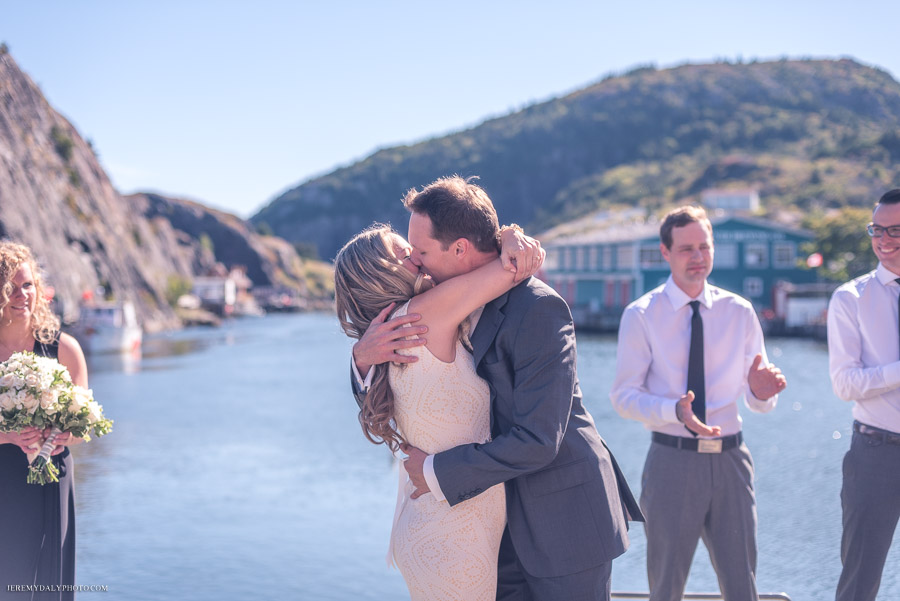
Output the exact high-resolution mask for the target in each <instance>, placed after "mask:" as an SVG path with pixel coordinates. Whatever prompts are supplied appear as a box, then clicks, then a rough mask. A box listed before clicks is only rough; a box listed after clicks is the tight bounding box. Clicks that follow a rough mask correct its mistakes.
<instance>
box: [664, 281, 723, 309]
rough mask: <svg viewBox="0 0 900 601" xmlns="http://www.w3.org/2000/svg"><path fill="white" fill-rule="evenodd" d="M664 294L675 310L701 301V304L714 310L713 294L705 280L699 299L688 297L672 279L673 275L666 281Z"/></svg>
mask: <svg viewBox="0 0 900 601" xmlns="http://www.w3.org/2000/svg"><path fill="white" fill-rule="evenodd" d="M663 292H665V294H666V296H668V297H669V302H671V303H672V307H673V308H675V309H680V308H682V307H683V306H685V305H686V304H688V303H689V302H691V301H693V300H698V301H700V304H701V305H703V306H704V307H706V308H707V309H711V308H712V292H710V289H709V283H708V282H706V281H705V280H704V281H703V290H702V291H701V292H700V295H699V296H697V298H691V297H690V296H688V295H687V293H686V292H685V291H684V290H682V289H681V288H679V287H678V284H676V283H675V280H673V279H672V276H671V275H669V279H668V280H666V285H665V286H664V287H663Z"/></svg>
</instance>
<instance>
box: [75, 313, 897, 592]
mask: <svg viewBox="0 0 900 601" xmlns="http://www.w3.org/2000/svg"><path fill="white" fill-rule="evenodd" d="M349 349H350V342H349V341H348V340H347V339H346V338H345V337H344V336H343V334H342V333H341V332H340V330H339V328H338V326H337V322H336V320H335V319H334V318H333V317H332V316H331V315H328V314H305V315H280V316H271V317H265V318H261V319H248V320H242V321H232V322H228V323H226V325H225V326H223V327H222V328H218V329H189V330H185V331H181V332H175V333H171V334H167V335H162V336H157V337H152V338H150V339H148V340H146V341H145V344H144V353H143V356H142V357H141V358H140V359H134V358H127V359H124V358H118V357H110V356H106V357H97V358H90V360H89V369H90V379H91V387H92V388H93V390H94V393H95V396H96V398H97V399H98V400H99V401H100V402H101V403H103V405H104V408H105V412H106V414H107V415H108V416H109V417H111V418H113V419H114V420H115V430H114V432H113V433H112V434H111V435H109V436H107V437H105V438H102V439H98V440H96V441H94V442H91V443H90V444H88V445H84V446H82V447H78V448H76V453H75V455H76V497H77V498H76V504H77V528H78V533H77V553H78V566H77V578H78V584H80V585H103V586H106V587H108V592H107V593H106V595H104V598H109V599H117V600H135V601H143V600H146V601H151V600H152V601H156V600H163V599H180V600H185V601H190V600H196V601H212V600H218V599H266V600H268V599H301V600H310V601H326V600H334V601H343V600H360V599H369V600H373V601H374V600H379V601H381V600H386V599H405V598H408V595H407V593H406V588H405V585H404V583H403V580H402V578H401V577H400V575H399V573H398V572H396V571H395V570H392V569H390V568H388V567H387V566H386V564H385V560H384V558H385V551H386V549H387V539H388V534H389V531H390V524H391V518H392V515H393V505H394V502H395V499H396V486H397V484H396V482H397V480H396V479H397V471H396V470H397V465H396V463H395V462H394V461H393V460H392V458H391V457H390V455H389V454H388V453H387V451H386V450H385V449H384V448H383V447H375V446H373V445H371V444H370V443H368V442H367V441H366V440H365V439H364V438H363V436H362V434H361V432H360V428H359V425H358V422H357V418H356V413H357V412H356V406H355V403H354V402H353V399H352V396H351V394H350V391H349V384H348V371H349V367H348V353H349ZM768 349H769V354H770V358H771V360H772V361H773V362H775V363H776V364H777V365H779V366H780V367H781V368H782V369H783V371H784V372H785V374H786V375H787V377H788V381H789V385H788V389H787V390H786V391H785V392H784V393H783V395H782V397H781V399H780V401H779V405H778V407H777V408H776V409H775V411H774V412H773V413H770V414H767V415H755V414H752V413H750V411H749V410H746V408H742V415H743V416H744V431H745V438H746V440H747V443H748V445H749V447H750V449H751V452H752V453H753V457H754V462H755V466H756V486H757V502H758V513H759V552H760V557H759V568H758V582H759V589H760V591H761V592H776V591H784V592H787V593H788V594H790V595H791V597H792V599H794V601H820V600H825V599H829V598H833V596H834V587H835V584H836V582H837V578H838V574H839V572H840V556H839V545H840V532H841V527H840V522H841V515H840V499H839V492H840V483H841V460H842V458H843V454H844V453H845V451H846V449H847V447H848V445H849V441H850V424H851V417H850V405H849V404H847V403H843V402H842V401H839V400H838V399H837V398H836V397H835V396H834V394H833V393H832V391H831V387H830V384H829V381H828V369H827V353H826V349H825V346H824V345H823V344H822V343H818V342H813V341H807V340H770V341H769V343H768ZM578 351H579V352H578V357H579V358H578V371H579V375H580V378H581V383H582V388H583V390H584V393H585V399H586V404H587V406H588V408H589V410H590V411H591V412H592V413H593V415H594V417H595V419H596V422H597V426H598V429H599V430H600V433H601V434H602V435H603V436H604V438H605V439H606V440H607V442H608V444H609V446H610V447H611V448H612V449H613V451H614V452H615V454H616V456H617V458H618V460H619V463H620V465H621V466H622V468H623V470H624V471H625V473H626V476H627V477H628V480H629V482H630V483H631V485H632V487H633V488H634V490H635V493H636V494H637V493H638V492H639V489H640V475H641V470H642V467H643V460H644V456H645V454H646V450H647V446H648V445H649V434H648V433H647V432H646V431H645V430H644V429H643V427H642V426H641V425H640V424H638V423H637V422H629V421H625V420H623V419H621V418H620V417H619V416H618V415H617V414H616V413H615V412H614V411H613V410H612V408H611V406H610V403H609V400H608V393H609V388H610V385H611V382H612V378H613V371H614V369H615V338H614V337H609V336H603V337H600V336H589V335H582V334H579V336H578ZM631 535H632V536H631V538H632V545H631V549H630V550H629V551H628V552H627V553H626V554H625V555H624V556H622V557H621V558H619V559H617V560H616V561H615V563H614V567H613V589H614V590H642V591H645V590H647V578H646V574H645V566H644V562H645V546H644V538H643V532H642V528H641V527H640V526H639V525H638V526H637V527H633V528H632V530H631ZM688 590H690V591H717V590H718V587H717V584H716V580H715V574H714V573H713V571H712V568H711V567H710V565H709V557H708V555H707V554H706V551H705V549H704V547H703V545H702V543H701V544H700V545H699V546H698V549H697V553H696V555H695V559H694V567H693V570H692V574H691V578H690V580H689V583H688ZM98 594H99V593H90V592H85V593H80V594H79V598H81V599H92V598H93V597H94V596H95V595H98ZM879 599H885V600H888V599H900V541H895V543H894V545H893V549H892V551H891V554H890V556H889V558H888V565H887V566H886V568H885V571H884V579H883V581H882V585H881V594H880V596H879Z"/></svg>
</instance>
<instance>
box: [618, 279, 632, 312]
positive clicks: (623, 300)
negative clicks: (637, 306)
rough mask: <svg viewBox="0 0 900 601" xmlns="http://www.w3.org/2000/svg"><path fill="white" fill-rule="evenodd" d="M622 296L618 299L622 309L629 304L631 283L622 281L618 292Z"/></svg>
mask: <svg viewBox="0 0 900 601" xmlns="http://www.w3.org/2000/svg"><path fill="white" fill-rule="evenodd" d="M620 292H621V294H622V296H620V297H619V301H620V306H622V307H624V306H625V305H627V304H628V303H630V302H631V282H630V281H629V280H622V288H621V290H620Z"/></svg>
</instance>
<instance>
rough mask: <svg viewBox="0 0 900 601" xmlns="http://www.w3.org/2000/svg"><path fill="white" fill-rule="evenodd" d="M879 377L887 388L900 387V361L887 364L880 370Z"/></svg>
mask: <svg viewBox="0 0 900 601" xmlns="http://www.w3.org/2000/svg"><path fill="white" fill-rule="evenodd" d="M881 377H882V378H884V383H885V385H886V386H887V387H888V388H897V387H898V386H900V361H894V362H893V363H888V364H887V365H884V366H883V367H882V368H881Z"/></svg>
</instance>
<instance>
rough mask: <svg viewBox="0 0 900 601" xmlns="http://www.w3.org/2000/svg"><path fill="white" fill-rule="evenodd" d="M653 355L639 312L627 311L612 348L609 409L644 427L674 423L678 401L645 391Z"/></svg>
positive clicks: (629, 309) (676, 418) (632, 309)
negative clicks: (613, 361) (613, 365)
mask: <svg viewBox="0 0 900 601" xmlns="http://www.w3.org/2000/svg"><path fill="white" fill-rule="evenodd" d="M652 361H653V352H652V350H651V348H650V343H649V341H648V337H647V334H646V331H645V323H644V320H643V318H642V316H641V314H640V312H639V311H637V310H636V309H634V308H628V309H626V310H625V312H624V313H623V314H622V321H621V323H620V324H619V339H618V343H617V345H616V378H615V381H614V382H613V386H612V390H611V391H610V395H609V397H610V400H611V401H612V405H613V408H615V410H616V411H617V412H618V413H619V415H621V416H622V417H625V418H628V419H635V420H638V421H640V422H643V423H644V424H646V425H647V426H649V427H651V428H654V427H661V426H663V425H666V424H676V423H679V422H678V417H677V416H676V415H675V406H676V405H677V404H678V399H671V398H668V397H663V396H659V395H655V394H652V393H650V392H649V391H648V389H647V384H646V382H647V372H648V371H649V369H650V364H651V362H652Z"/></svg>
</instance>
